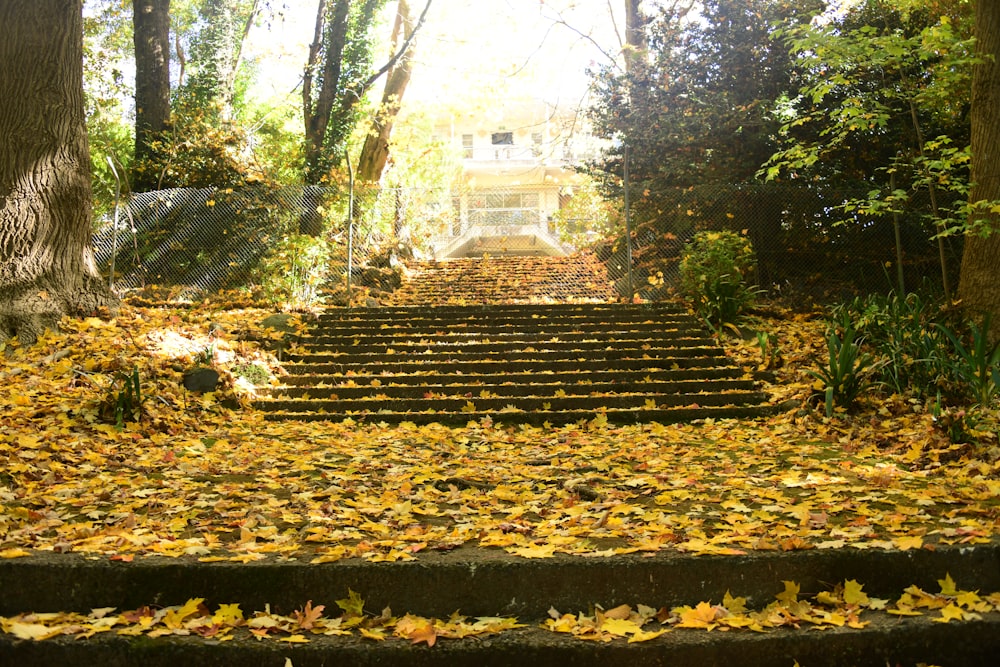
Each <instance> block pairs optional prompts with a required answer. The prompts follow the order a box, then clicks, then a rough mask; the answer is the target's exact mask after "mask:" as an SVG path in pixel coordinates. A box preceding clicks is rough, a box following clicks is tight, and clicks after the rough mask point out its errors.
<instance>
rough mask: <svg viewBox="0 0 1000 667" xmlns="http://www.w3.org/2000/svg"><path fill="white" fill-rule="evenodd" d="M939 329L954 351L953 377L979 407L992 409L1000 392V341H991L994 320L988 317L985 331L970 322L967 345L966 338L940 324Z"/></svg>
mask: <svg viewBox="0 0 1000 667" xmlns="http://www.w3.org/2000/svg"><path fill="white" fill-rule="evenodd" d="M938 328H939V329H940V330H941V331H942V332H943V333H944V334H945V335H946V336H947V337H948V340H949V341H951V343H952V346H953V349H954V355H953V356H952V357H951V364H950V369H951V372H952V377H953V378H954V379H955V380H956V381H957V382H958V383H959V386H960V387H961V389H962V390H963V391H964V393H965V394H966V396H968V397H969V398H971V399H972V400H974V401H975V402H976V403H977V404H978V405H982V406H988V405H990V404H991V403H992V402H993V399H994V398H995V397H996V395H997V389H998V388H1000V341H996V342H991V341H990V340H989V331H990V318H989V317H987V318H986V319H985V321H984V322H983V326H981V327H977V326H976V325H975V323H973V322H970V323H969V325H968V329H969V332H968V334H967V335H966V336H964V338H965V341H964V342H963V340H962V339H963V337H962V336H959V335H957V334H955V333H954V332H953V331H951V330H950V329H948V328H947V327H944V326H942V325H940V324H939V325H938ZM966 343H967V344H966Z"/></svg>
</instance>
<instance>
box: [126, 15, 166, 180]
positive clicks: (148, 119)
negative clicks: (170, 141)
mask: <svg viewBox="0 0 1000 667" xmlns="http://www.w3.org/2000/svg"><path fill="white" fill-rule="evenodd" d="M132 26H133V33H134V35H135V37H134V39H135V161H134V163H133V164H135V165H137V166H140V165H143V164H145V163H146V161H147V160H148V159H149V158H150V157H151V156H152V155H153V149H152V145H153V142H154V141H155V140H156V138H157V137H158V136H159V135H160V134H162V133H163V131H164V130H165V129H166V128H167V125H168V124H169V122H170V0H134V2H133V14H132ZM132 178H133V187H134V188H135V189H136V190H138V191H143V190H152V189H155V188H156V187H157V178H156V174H155V173H154V172H153V171H152V170H143V169H141V168H139V169H136V170H135V171H134V172H133V176H132Z"/></svg>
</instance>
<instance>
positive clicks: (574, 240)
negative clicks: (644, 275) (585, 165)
mask: <svg viewBox="0 0 1000 667" xmlns="http://www.w3.org/2000/svg"><path fill="white" fill-rule="evenodd" d="M566 194H568V195H569V199H568V201H567V203H566V205H565V206H561V207H560V208H559V210H558V211H557V212H556V214H555V215H554V216H553V219H552V222H553V226H554V227H555V231H556V233H557V234H558V235H559V240H560V241H562V242H563V243H568V244H569V245H571V246H574V247H576V248H582V247H585V246H587V245H589V244H591V243H593V241H594V239H595V238H596V239H600V238H606V237H608V236H610V235H611V234H612V233H614V232H615V231H621V230H622V228H623V227H624V216H623V212H622V211H621V208H620V206H619V205H618V204H617V202H614V201H609V200H607V199H605V198H604V197H602V196H601V194H600V193H599V192H598V190H597V188H595V187H593V186H592V185H590V184H586V185H581V186H575V187H572V188H567V192H566Z"/></svg>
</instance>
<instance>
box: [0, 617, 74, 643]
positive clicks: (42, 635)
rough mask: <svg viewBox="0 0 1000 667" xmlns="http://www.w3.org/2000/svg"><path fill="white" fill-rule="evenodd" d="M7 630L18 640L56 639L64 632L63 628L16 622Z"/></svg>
mask: <svg viewBox="0 0 1000 667" xmlns="http://www.w3.org/2000/svg"><path fill="white" fill-rule="evenodd" d="M6 630H7V632H9V633H10V634H12V635H14V636H15V637H17V638H18V639H31V640H41V639H49V638H50V637H55V636H56V635H58V634H59V633H60V632H61V631H62V628H60V627H55V628H50V627H48V626H47V625H43V624H41V623H21V622H20V621H14V622H12V623H11V624H10V625H7V626H6Z"/></svg>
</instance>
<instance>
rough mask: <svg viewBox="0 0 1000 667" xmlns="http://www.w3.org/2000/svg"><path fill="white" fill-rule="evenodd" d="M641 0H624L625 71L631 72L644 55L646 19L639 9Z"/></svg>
mask: <svg viewBox="0 0 1000 667" xmlns="http://www.w3.org/2000/svg"><path fill="white" fill-rule="evenodd" d="M641 1H642V0H625V71H626V72H632V71H633V69H634V68H635V64H636V62H639V61H641V60H642V59H643V58H644V57H645V55H646V33H645V27H646V20H645V18H644V17H643V15H642V12H641V11H640V10H639V3H640V2H641Z"/></svg>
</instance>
